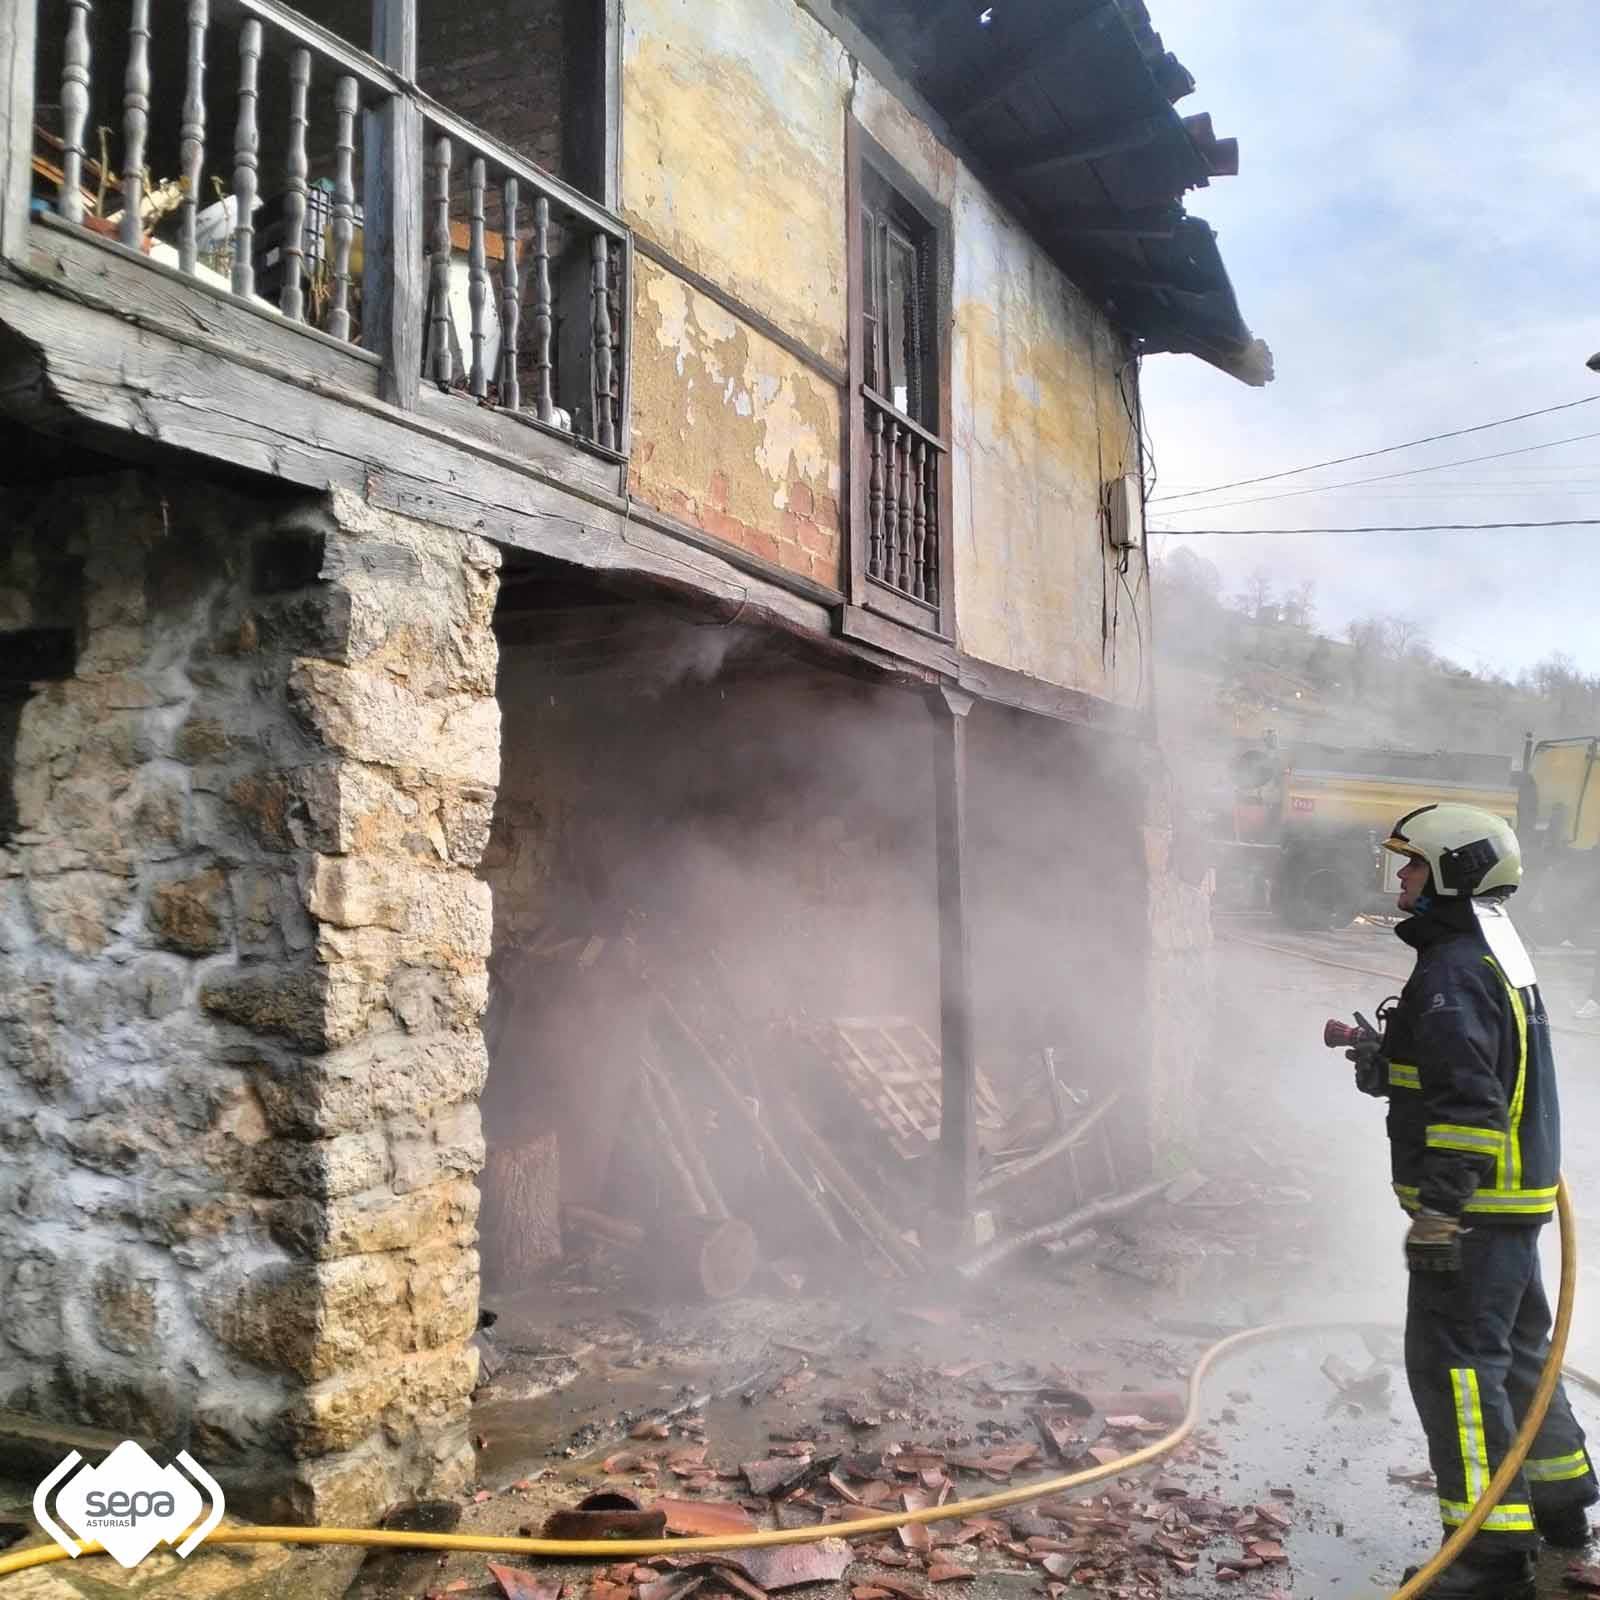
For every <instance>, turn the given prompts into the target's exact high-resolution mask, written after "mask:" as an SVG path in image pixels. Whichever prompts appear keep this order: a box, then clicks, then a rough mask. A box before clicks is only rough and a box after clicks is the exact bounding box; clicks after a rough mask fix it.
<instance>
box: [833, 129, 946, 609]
mask: <svg viewBox="0 0 1600 1600" xmlns="http://www.w3.org/2000/svg"><path fill="white" fill-rule="evenodd" d="M850 128H851V137H850V141H849V143H850V148H849V151H848V160H849V163H850V175H851V188H852V194H853V196H854V202H855V217H854V219H853V222H852V232H853V235H854V237H853V238H852V241H851V243H852V250H851V263H850V270H851V304H852V315H851V328H850V362H851V396H850V429H851V452H850V460H851V504H850V557H851V560H850V573H851V599H852V601H853V602H854V603H855V604H856V605H859V606H862V607H865V608H866V609H868V610H871V611H875V612H877V613H879V614H880V615H881V616H885V617H888V618H891V619H893V620H894V621H897V622H902V623H906V624H909V625H910V626H912V627H914V628H917V629H918V630H920V631H922V632H924V633H931V634H934V635H936V636H939V637H941V638H949V637H950V635H951V633H952V628H951V596H952V594H953V589H952V586H951V583H950V571H949V565H950V563H949V526H950V508H949V487H950V485H949V479H950V473H949V467H948V462H947V461H946V455H947V449H948V447H947V444H946V436H947V430H948V427H949V422H948V393H949V378H948V372H947V370H946V365H945V363H946V359H947V356H948V350H947V348H946V338H945V330H946V329H947V328H948V327H949V324H950V288H949V284H950V228H949V218H948V214H947V213H946V212H945V210H944V208H943V207H941V206H940V205H939V204H938V203H937V201H935V200H934V199H933V198H932V196H931V195H929V194H928V193H927V192H926V191H925V190H924V189H923V188H922V187H921V185H919V184H918V183H917V182H916V180H915V179H913V178H911V177H910V176H909V175H908V174H906V173H905V172H903V171H902V170H901V169H900V168H899V166H898V165H897V164H896V163H895V162H894V160H893V159H892V158H891V157H890V156H888V155H887V154H886V153H885V152H884V151H882V150H881V149H880V148H879V147H878V146H877V144H876V143H875V142H874V141H873V140H872V139H871V138H870V136H869V135H867V134H866V133H865V132H864V131H863V130H861V129H860V128H859V127H858V126H856V125H855V124H854V123H852V124H851V125H850Z"/></svg>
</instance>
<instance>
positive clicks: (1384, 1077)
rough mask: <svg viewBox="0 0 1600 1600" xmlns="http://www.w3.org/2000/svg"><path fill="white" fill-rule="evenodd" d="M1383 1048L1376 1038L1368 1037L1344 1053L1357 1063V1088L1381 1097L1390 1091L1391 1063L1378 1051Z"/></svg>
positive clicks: (1347, 1058) (1363, 1092)
mask: <svg viewBox="0 0 1600 1600" xmlns="http://www.w3.org/2000/svg"><path fill="white" fill-rule="evenodd" d="M1382 1048H1383V1046H1382V1045H1381V1044H1380V1043H1379V1042H1378V1041H1377V1040H1376V1039H1366V1040H1363V1041H1362V1042H1361V1043H1360V1044H1358V1045H1355V1046H1354V1047H1353V1048H1351V1049H1349V1050H1346V1051H1345V1053H1344V1058H1345V1060H1346V1061H1350V1062H1353V1063H1354V1064H1355V1069H1356V1088H1358V1089H1359V1090H1360V1091H1361V1092H1362V1094H1370V1095H1378V1096H1380V1097H1381V1096H1383V1095H1386V1094H1387V1093H1388V1092H1389V1063H1388V1062H1387V1061H1385V1060H1384V1058H1383V1057H1382V1056H1381V1055H1380V1054H1379V1053H1378V1052H1379V1051H1380V1050H1381V1049H1382Z"/></svg>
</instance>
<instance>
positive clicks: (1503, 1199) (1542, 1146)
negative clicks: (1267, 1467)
mask: <svg viewBox="0 0 1600 1600" xmlns="http://www.w3.org/2000/svg"><path fill="white" fill-rule="evenodd" d="M1385 848H1386V849H1388V850H1391V851H1394V852H1395V853H1396V854H1398V855H1401V856H1403V857H1405V858H1406V859H1405V864H1404V866H1402V867H1401V869H1400V898H1399V909H1400V910H1401V911H1404V912H1408V913H1409V916H1408V918H1407V920H1406V921H1404V922H1402V923H1401V924H1400V925H1399V927H1398V928H1397V929H1396V930H1395V931H1396V933H1397V934H1398V935H1399V936H1400V938H1401V939H1402V940H1403V941H1404V942H1405V943H1406V944H1408V945H1409V946H1411V948H1412V949H1413V950H1415V951H1416V967H1415V969H1414V971H1413V972H1412V975H1411V978H1410V981H1409V982H1408V983H1407V984H1406V986H1405V990H1404V993H1403V994H1402V995H1401V997H1400V1000H1399V1003H1398V1004H1397V1005H1396V1006H1395V1008H1394V1010H1393V1012H1392V1014H1391V1015H1390V1017H1389V1019H1388V1024H1387V1026H1386V1028H1385V1030H1384V1034H1383V1039H1382V1042H1381V1044H1377V1045H1368V1046H1362V1047H1359V1048H1358V1049H1357V1050H1356V1051H1352V1052H1351V1054H1352V1056H1353V1057H1356V1058H1358V1059H1357V1075H1358V1080H1360V1081H1361V1082H1362V1083H1363V1086H1364V1087H1369V1088H1370V1090H1371V1092H1374V1093H1378V1094H1387V1096H1388V1100H1389V1116H1388V1130H1389V1145H1390V1160H1391V1165H1392V1172H1393V1178H1394V1190H1395V1194H1396V1196H1397V1197H1398V1198H1399V1201H1400V1204H1401V1206H1402V1207H1403V1208H1404V1209H1405V1211H1406V1212H1407V1213H1408V1214H1409V1216H1410V1218H1411V1224H1410V1230H1409V1232H1408V1233H1407V1235H1406V1242H1405V1258H1406V1265H1407V1267H1408V1268H1409V1269H1410V1271H1409V1292H1408V1296H1407V1303H1406V1338H1405V1359H1406V1376H1407V1378H1408V1380H1409V1381H1410V1385H1411V1394H1412V1398H1413V1399H1414V1400H1415V1402H1416V1407H1417V1413H1418V1415H1419V1417H1420V1418H1421V1421H1422V1426H1423V1430H1424V1431H1425V1432H1426V1434H1427V1436H1428V1454H1429V1459H1430V1462H1431V1464H1432V1467H1433V1474H1434V1477H1435V1479H1436V1480H1437V1483H1438V1492H1439V1509H1440V1514H1441V1517H1442V1519H1443V1522H1444V1528H1445V1535H1446V1537H1448V1536H1449V1533H1450V1531H1451V1530H1452V1529H1453V1528H1454V1527H1456V1526H1459V1524H1460V1523H1461V1522H1463V1521H1464V1520H1465V1518H1466V1515H1467V1512H1468V1511H1469V1510H1470V1509H1471V1507H1472V1504H1473V1502H1474V1501H1475V1500H1477V1498H1478V1497H1479V1495H1480V1494H1481V1493H1482V1491H1483V1489H1484V1488H1485V1487H1486V1486H1487V1485H1488V1482H1489V1479H1490V1477H1491V1476H1492V1475H1493V1473H1494V1471H1495V1469H1496V1467H1498V1466H1499V1464H1500V1461H1501V1459H1502V1457H1503V1456H1504V1455H1505V1452H1506V1450H1507V1448H1508V1447H1509V1445H1510V1443H1511V1439H1512V1437H1513V1435H1514V1434H1515V1432H1516V1429H1517V1426H1518V1424H1519V1423H1520V1421H1521V1419H1522V1416H1523V1414H1524V1412H1525V1410H1526V1408H1527V1406H1528V1403H1529V1401H1530V1400H1531V1398H1532V1396H1533V1391H1534V1386H1535V1384H1536V1383H1537V1381H1538V1378H1539V1373H1540V1370H1541V1368H1542V1367H1543V1365H1544V1360H1545V1356H1546V1354H1547V1352H1548V1349H1549V1333H1550V1306H1549V1302H1548V1300H1547V1299H1546V1298H1545V1291H1544V1285H1543V1283H1542V1281H1541V1279H1540V1273H1539V1236H1540V1230H1541V1229H1542V1227H1543V1225H1544V1224H1545V1223H1546V1222H1548V1221H1549V1220H1550V1217H1551V1216H1552V1214H1553V1213H1554V1210H1555V1200H1556V1183H1557V1179H1558V1177H1559V1174H1560V1164H1561V1135H1560V1119H1559V1112H1558V1109H1557V1104H1556V1080H1555V1064H1554V1061H1553V1059H1552V1057H1551V1053H1550V1030H1549V1023H1548V1018H1547V1017H1546V1015H1545V1007H1544V1001H1543V999H1542V998H1541V997H1540V994H1539V988H1538V984H1537V981H1536V979H1535V977H1534V972H1533V965H1532V963H1531V961H1530V960H1529V959H1528V955H1527V952H1526V951H1525V950H1524V948H1523V946H1522V943H1521V941H1520V940H1519V939H1518V937H1517V934H1516V930H1515V929H1514V928H1513V927H1512V925H1511V921H1510V918H1509V917H1508V916H1507V915H1506V910H1505V901H1506V900H1507V899H1508V898H1509V897H1510V895H1511V894H1512V893H1513V891H1514V890H1515V889H1516V887H1517V884H1518V882H1519V881H1520V879H1521V877H1522V855H1521V851H1520V849H1519V848H1518V845H1517V838H1516V835H1515V833H1513V832H1512V830H1511V828H1510V826H1509V825H1508V824H1507V823H1506V822H1504V821H1503V820H1502V819H1501V818H1499V817H1497V816H1494V815H1493V814H1492V813H1490V812H1487V811H1480V810H1479V809H1477V808H1476V807H1475V806H1463V805H1448V804H1446V805H1430V806H1423V807H1421V808H1420V809H1419V810H1416V811H1412V812H1410V813H1409V814H1408V815H1406V816H1404V817H1402V818H1401V819H1400V821H1399V822H1397V823H1396V824H1395V827H1394V832H1393V834H1392V835H1391V837H1390V838H1389V839H1387V840H1386V841H1385ZM1374 1054H1375V1056H1376V1059H1372V1057H1373V1056H1374ZM1363 1055H1365V1059H1361V1058H1362V1057H1363ZM1374 1069H1376V1072H1375V1071H1374ZM1375 1077H1376V1079H1377V1080H1378V1081H1377V1082H1374V1081H1373V1080H1374V1078H1375ZM1597 1499H1600V1488H1597V1486H1596V1482H1595V1473H1594V1468H1593V1465H1592V1464H1591V1462H1590V1460H1589V1455H1588V1451H1587V1450H1586V1449H1585V1447H1584V1437H1583V1430H1582V1429H1581V1428H1580V1427H1579V1426H1578V1423H1577V1421H1576V1419H1575V1418H1574V1417H1573V1415H1572V1408H1571V1406H1570V1405H1569V1404H1568V1402H1567V1397H1566V1394H1565V1392H1564V1390H1563V1389H1561V1388H1558V1389H1557V1390H1556V1392H1555V1397H1554V1399H1553V1400H1552V1401H1551V1403H1550V1410H1549V1413H1548V1415H1547V1416H1546V1418H1545V1421H1544V1425H1543V1427H1542V1428H1541V1429H1540V1430H1539V1436H1538V1438H1537V1439H1536V1440H1535V1441H1534V1444H1533V1448H1532V1449H1531V1450H1530V1451H1529V1453H1528V1459H1527V1461H1526V1462H1525V1463H1524V1465H1523V1469H1522V1471H1521V1472H1520V1473H1519V1474H1518V1475H1517V1477H1516V1478H1515V1479H1513V1480H1512V1483H1511V1487H1510V1488H1509V1489H1508V1490H1507V1491H1506V1493H1505V1495H1504V1497H1503V1498H1502V1499H1501V1501H1500V1503H1499V1505H1498V1506H1496V1507H1495V1509H1494V1510H1493V1511H1492V1512H1491V1513H1490V1515H1489V1520H1488V1521H1487V1522H1486V1523H1485V1524H1484V1525H1483V1529H1482V1531H1481V1532H1480V1533H1479V1535H1478V1536H1477V1537H1476V1538H1475V1539H1474V1540H1473V1541H1472V1543H1471V1544H1470V1545H1469V1546H1468V1547H1467V1549H1466V1551H1465V1552H1464V1553H1463V1555H1462V1556H1461V1558H1460V1559H1459V1560H1457V1561H1456V1562H1455V1564H1454V1565H1453V1566H1452V1567H1451V1568H1450V1569H1449V1571H1448V1572H1446V1573H1445V1574H1444V1576H1443V1577H1441V1578H1440V1579H1439V1581H1438V1582H1437V1583H1435V1584H1434V1585H1433V1587H1432V1589H1431V1590H1430V1594H1431V1595H1433V1596H1435V1597H1438V1600H1533V1595H1534V1555H1535V1553H1536V1552H1537V1551H1538V1548H1539V1540H1540V1538H1541V1537H1542V1538H1543V1539H1544V1540H1545V1541H1546V1542H1547V1543H1548V1544H1551V1545H1558V1546H1561V1547H1562V1548H1566V1549H1576V1548H1579V1547H1580V1546H1582V1545H1583V1544H1585V1543H1586V1542H1587V1540H1588V1538H1589V1525H1588V1517H1587V1515H1586V1514H1585V1507H1587V1506H1589V1505H1592V1504H1593V1503H1594V1502H1595V1501H1596V1500H1597ZM1407 1576H1408V1577H1409V1576H1410V1574H1409V1573H1408V1574H1407Z"/></svg>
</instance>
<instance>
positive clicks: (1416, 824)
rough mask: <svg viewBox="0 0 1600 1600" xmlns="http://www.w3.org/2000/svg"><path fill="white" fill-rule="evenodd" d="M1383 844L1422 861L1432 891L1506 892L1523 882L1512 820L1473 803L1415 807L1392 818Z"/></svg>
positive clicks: (1466, 893)
mask: <svg viewBox="0 0 1600 1600" xmlns="http://www.w3.org/2000/svg"><path fill="white" fill-rule="evenodd" d="M1383 847H1384V849H1385V850H1392V851H1394V853H1395V854H1396V855H1399V856H1410V857H1411V858H1412V859H1413V860H1416V861H1425V862H1427V864H1428V871H1429V872H1430V874H1431V875H1432V878H1433V891H1432V892H1433V893H1434V894H1436V895H1442V896H1445V897H1460V898H1467V897H1471V896H1475V895H1486V894H1493V893H1494V892H1495V891H1496V890H1498V891H1500V892H1501V893H1510V892H1511V891H1512V890H1513V889H1515V888H1516V887H1517V885H1518V884H1519V883H1521V882H1522V847H1521V846H1520V845H1519V844H1518V843H1517V836H1516V833H1515V832H1514V831H1513V830H1512V827H1511V824H1510V823H1509V822H1507V821H1506V820H1505V818H1504V817H1497V816H1496V815H1495V814H1494V813H1493V812H1492V811H1484V810H1482V809H1480V808H1479V807H1478V806H1459V805H1450V804H1448V803H1447V804H1443V805H1432V806H1419V807H1418V808H1417V809H1416V810H1415V811H1408V812H1407V813H1406V814H1405V816H1403V817H1401V819H1400V820H1399V821H1398V822H1397V823H1395V825H1394V832H1393V833H1392V834H1390V836H1389V837H1388V838H1387V839H1385V840H1384V841H1383Z"/></svg>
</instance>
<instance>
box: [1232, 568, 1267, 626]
mask: <svg viewBox="0 0 1600 1600" xmlns="http://www.w3.org/2000/svg"><path fill="white" fill-rule="evenodd" d="M1237 603H1238V607H1239V609H1240V610H1241V611H1242V612H1243V613H1244V614H1245V615H1246V616H1247V617H1251V618H1253V619H1254V620H1255V621H1257V622H1259V621H1260V620H1261V619H1262V618H1263V617H1264V616H1265V615H1266V613H1267V611H1268V610H1269V609H1270V608H1271V605H1272V574H1271V573H1270V572H1269V571H1268V570H1267V569H1266V568H1265V567H1257V568H1256V569H1255V570H1254V571H1253V572H1252V573H1251V574H1250V576H1249V577H1248V578H1246V579H1245V581H1244V588H1243V589H1241V590H1240V591H1239V597H1238V602H1237Z"/></svg>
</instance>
